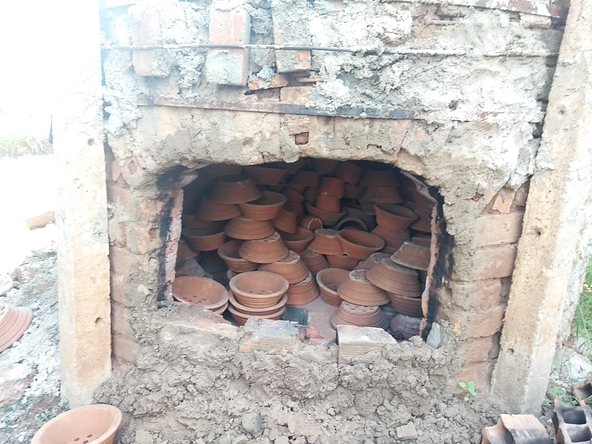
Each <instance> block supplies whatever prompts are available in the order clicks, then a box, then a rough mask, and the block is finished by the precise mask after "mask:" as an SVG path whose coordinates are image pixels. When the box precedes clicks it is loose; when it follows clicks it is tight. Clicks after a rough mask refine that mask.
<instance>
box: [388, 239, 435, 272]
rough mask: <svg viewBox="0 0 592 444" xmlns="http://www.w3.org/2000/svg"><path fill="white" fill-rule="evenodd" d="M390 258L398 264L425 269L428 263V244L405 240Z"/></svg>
mask: <svg viewBox="0 0 592 444" xmlns="http://www.w3.org/2000/svg"><path fill="white" fill-rule="evenodd" d="M391 259H392V260H393V262H396V263H397V264H399V265H403V266H405V267H409V268H414V269H416V270H424V271H425V270H427V269H428V266H429V265H430V245H428V244H424V243H419V242H410V241H405V242H404V243H403V245H401V248H399V249H398V250H397V251H396V252H395V253H394V254H393V255H392V257H391Z"/></svg>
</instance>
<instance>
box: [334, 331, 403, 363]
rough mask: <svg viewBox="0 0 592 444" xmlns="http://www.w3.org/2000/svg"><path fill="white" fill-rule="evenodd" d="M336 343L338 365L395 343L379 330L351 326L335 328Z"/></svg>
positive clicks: (384, 332)
mask: <svg viewBox="0 0 592 444" xmlns="http://www.w3.org/2000/svg"><path fill="white" fill-rule="evenodd" d="M337 342H338V344H339V363H340V364H346V363H348V362H350V361H351V360H352V359H353V358H355V357H357V356H361V355H364V354H366V353H368V352H369V351H372V350H377V349H381V348H383V347H384V346H385V345H391V344H396V343H397V341H396V340H395V338H393V337H392V336H391V335H389V334H388V333H387V332H386V331H384V330H383V329H381V328H373V327H355V326H353V325H339V326H337Z"/></svg>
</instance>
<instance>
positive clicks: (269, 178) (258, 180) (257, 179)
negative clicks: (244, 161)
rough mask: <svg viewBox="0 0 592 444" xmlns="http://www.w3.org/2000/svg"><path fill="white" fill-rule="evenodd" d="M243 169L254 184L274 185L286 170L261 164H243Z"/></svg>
mask: <svg viewBox="0 0 592 444" xmlns="http://www.w3.org/2000/svg"><path fill="white" fill-rule="evenodd" d="M243 171H244V172H245V173H247V175H248V176H249V177H250V178H251V180H252V181H253V183H254V184H257V185H276V184H278V183H280V181H281V180H282V178H283V177H284V176H285V175H286V173H287V171H288V170H286V169H285V168H269V167H266V166H262V165H249V166H244V167H243Z"/></svg>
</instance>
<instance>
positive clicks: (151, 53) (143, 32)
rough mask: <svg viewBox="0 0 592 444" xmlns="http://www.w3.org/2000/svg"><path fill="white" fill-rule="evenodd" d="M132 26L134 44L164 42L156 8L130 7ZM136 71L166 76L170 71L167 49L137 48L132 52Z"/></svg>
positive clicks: (137, 72)
mask: <svg viewBox="0 0 592 444" xmlns="http://www.w3.org/2000/svg"><path fill="white" fill-rule="evenodd" d="M129 13H130V17H131V28H132V45H134V46H151V45H161V44H162V31H161V29H160V13H159V12H158V11H157V10H155V9H154V8H138V7H135V6H132V7H131V8H130V9H129ZM132 63H133V65H134V71H135V72H136V74H138V75H139V76H147V77H166V76H168V75H169V73H170V66H169V62H168V60H167V55H166V51H164V50H163V49H145V50H141V49H136V50H134V51H133V52H132Z"/></svg>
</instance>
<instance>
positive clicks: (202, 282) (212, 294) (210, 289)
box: [171, 276, 228, 314]
mask: <svg viewBox="0 0 592 444" xmlns="http://www.w3.org/2000/svg"><path fill="white" fill-rule="evenodd" d="M171 291H172V293H173V296H174V297H175V299H177V300H178V301H180V302H182V303H184V304H189V305H198V306H200V307H202V308H205V309H207V310H211V311H213V312H214V313H217V314H222V313H223V312H224V310H226V307H227V306H228V292H227V291H226V289H225V288H224V286H223V285H221V284H219V283H218V282H216V281H215V280H213V279H209V278H206V277H196V276H183V277H180V278H176V279H175V280H174V281H173V285H172V286H171Z"/></svg>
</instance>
